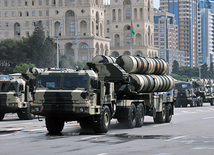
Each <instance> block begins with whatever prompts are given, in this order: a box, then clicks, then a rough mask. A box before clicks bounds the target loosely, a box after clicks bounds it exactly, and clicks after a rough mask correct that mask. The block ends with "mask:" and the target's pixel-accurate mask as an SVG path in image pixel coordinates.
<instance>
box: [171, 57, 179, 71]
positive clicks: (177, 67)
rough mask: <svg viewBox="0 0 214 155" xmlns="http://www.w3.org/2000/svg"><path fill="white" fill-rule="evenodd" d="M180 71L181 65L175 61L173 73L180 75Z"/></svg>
mask: <svg viewBox="0 0 214 155" xmlns="http://www.w3.org/2000/svg"><path fill="white" fill-rule="evenodd" d="M178 69H179V63H178V62H177V61H176V60H174V61H173V65H172V73H175V74H176V73H178Z"/></svg>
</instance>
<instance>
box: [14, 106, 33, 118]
mask: <svg viewBox="0 0 214 155" xmlns="http://www.w3.org/2000/svg"><path fill="white" fill-rule="evenodd" d="M17 115H18V117H19V118H20V119H22V120H31V119H33V118H34V117H35V116H34V115H33V114H31V113H30V104H28V107H27V108H24V109H20V110H19V111H18V112H17Z"/></svg>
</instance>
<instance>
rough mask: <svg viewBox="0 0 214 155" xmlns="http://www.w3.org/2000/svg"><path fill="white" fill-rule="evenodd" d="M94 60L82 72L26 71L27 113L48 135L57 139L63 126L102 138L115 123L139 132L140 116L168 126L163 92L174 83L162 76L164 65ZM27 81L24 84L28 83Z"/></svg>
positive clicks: (169, 109) (168, 99) (169, 104)
mask: <svg viewBox="0 0 214 155" xmlns="http://www.w3.org/2000/svg"><path fill="white" fill-rule="evenodd" d="M116 62H117V63H115V59H114V58H112V57H108V56H96V57H95V58H94V59H93V60H92V62H91V63H87V65H86V66H85V68H84V70H79V71H77V70H68V69H49V70H44V71H41V70H40V69H36V68H34V69H31V70H30V71H28V73H27V75H29V77H36V78H35V79H36V82H35V89H34V102H33V103H32V104H31V113H33V114H35V115H41V116H45V122H46V128H47V130H48V131H49V133H50V134H59V133H60V132H61V131H62V130H63V127H64V123H65V122H68V121H78V122H79V124H80V126H81V127H82V128H88V127H91V128H92V129H93V130H94V132H95V133H106V132H107V131H108V127H109V124H110V120H111V119H112V118H115V119H117V120H118V122H119V123H123V124H125V125H126V126H127V127H128V128H134V127H141V126H142V125H143V123H144V116H145V115H149V116H152V117H153V119H154V122H155V123H168V122H170V121H171V119H172V115H173V114H174V109H173V107H174V106H173V96H171V95H170V94H167V93H162V92H167V91H169V90H171V89H173V87H174V79H173V78H172V77H170V76H167V75H164V74H165V73H166V72H167V71H168V65H167V63H166V62H165V61H164V60H162V59H158V58H143V57H134V56H121V57H119V58H118V59H117V61H116ZM29 79H30V78H29Z"/></svg>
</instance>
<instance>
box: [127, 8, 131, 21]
mask: <svg viewBox="0 0 214 155" xmlns="http://www.w3.org/2000/svg"><path fill="white" fill-rule="evenodd" d="M131 17H132V10H131V8H127V9H126V19H127V20H131Z"/></svg>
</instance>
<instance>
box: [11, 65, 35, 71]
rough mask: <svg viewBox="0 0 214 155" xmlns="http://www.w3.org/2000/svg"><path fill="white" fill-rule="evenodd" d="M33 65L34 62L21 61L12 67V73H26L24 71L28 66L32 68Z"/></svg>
mask: <svg viewBox="0 0 214 155" xmlns="http://www.w3.org/2000/svg"><path fill="white" fill-rule="evenodd" d="M33 67H36V66H35V65H34V64H32V63H29V64H28V63H22V64H20V65H16V67H15V68H14V70H13V72H14V73H26V71H27V70H28V69H29V68H33Z"/></svg>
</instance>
